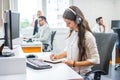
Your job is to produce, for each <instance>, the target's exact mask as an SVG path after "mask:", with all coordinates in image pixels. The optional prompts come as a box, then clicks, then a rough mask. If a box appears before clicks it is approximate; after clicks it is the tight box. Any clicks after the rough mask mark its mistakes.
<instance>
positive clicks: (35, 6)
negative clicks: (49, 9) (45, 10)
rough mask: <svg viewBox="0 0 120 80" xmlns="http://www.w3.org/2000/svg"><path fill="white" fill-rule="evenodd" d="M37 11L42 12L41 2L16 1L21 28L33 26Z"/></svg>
mask: <svg viewBox="0 0 120 80" xmlns="http://www.w3.org/2000/svg"><path fill="white" fill-rule="evenodd" d="M38 10H42V0H18V11H19V12H20V26H21V28H26V27H32V26H33V22H34V20H35V19H36V13H37V11H38Z"/></svg>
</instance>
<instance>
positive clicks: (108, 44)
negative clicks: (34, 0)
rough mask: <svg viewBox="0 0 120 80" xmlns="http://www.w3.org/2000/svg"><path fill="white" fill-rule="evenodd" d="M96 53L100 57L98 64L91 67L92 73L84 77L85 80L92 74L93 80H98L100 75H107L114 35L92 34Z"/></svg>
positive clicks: (115, 36) (114, 40) (114, 39)
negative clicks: (96, 49) (94, 39)
mask: <svg viewBox="0 0 120 80" xmlns="http://www.w3.org/2000/svg"><path fill="white" fill-rule="evenodd" d="M94 36H95V38H96V43H97V47H98V52H99V55H100V64H96V65H94V66H93V67H92V71H90V72H88V73H87V74H86V75H85V80H89V79H88V78H89V76H90V75H91V74H94V79H93V80H100V79H101V75H107V74H108V71H109V61H110V59H111V55H112V51H113V48H114V44H115V42H116V39H117V34H116V33H94Z"/></svg>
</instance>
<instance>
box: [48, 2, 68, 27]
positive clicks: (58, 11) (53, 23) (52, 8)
mask: <svg viewBox="0 0 120 80" xmlns="http://www.w3.org/2000/svg"><path fill="white" fill-rule="evenodd" d="M69 5H70V0H46V13H47V14H46V16H47V20H48V22H49V25H50V27H52V28H65V23H64V21H63V18H62V15H63V12H64V10H65V9H66V8H68V7H69Z"/></svg>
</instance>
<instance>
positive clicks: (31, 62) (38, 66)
mask: <svg viewBox="0 0 120 80" xmlns="http://www.w3.org/2000/svg"><path fill="white" fill-rule="evenodd" d="M27 66H28V67H30V68H32V69H35V70H42V69H50V68H52V66H51V65H49V64H47V63H45V62H43V61H41V60H40V59H35V58H28V59H27Z"/></svg>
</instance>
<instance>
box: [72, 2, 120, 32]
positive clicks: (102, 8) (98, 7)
mask: <svg viewBox="0 0 120 80" xmlns="http://www.w3.org/2000/svg"><path fill="white" fill-rule="evenodd" d="M118 1H119V0H118ZM119 3H120V2H119ZM114 4H115V0H73V5H76V6H78V7H79V8H80V9H81V10H82V12H83V14H84V15H85V17H86V19H87V20H88V22H89V25H90V27H91V28H92V27H93V26H94V24H95V23H96V22H95V19H96V18H97V17H99V16H102V17H103V19H104V22H105V24H106V27H107V28H108V30H109V31H110V28H111V19H113V18H114V8H115V7H114Z"/></svg>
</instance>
